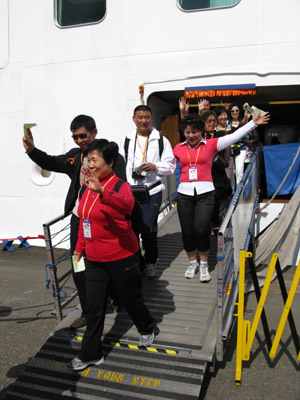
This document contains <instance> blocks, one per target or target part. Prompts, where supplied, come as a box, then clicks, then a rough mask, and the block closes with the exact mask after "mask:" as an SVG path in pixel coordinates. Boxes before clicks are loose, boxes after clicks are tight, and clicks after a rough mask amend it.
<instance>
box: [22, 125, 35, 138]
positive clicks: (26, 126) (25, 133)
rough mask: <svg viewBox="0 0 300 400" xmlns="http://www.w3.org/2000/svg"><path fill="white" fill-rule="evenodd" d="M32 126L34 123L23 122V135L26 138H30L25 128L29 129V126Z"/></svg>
mask: <svg viewBox="0 0 300 400" xmlns="http://www.w3.org/2000/svg"><path fill="white" fill-rule="evenodd" d="M34 126H36V124H24V136H25V137H26V138H27V139H30V138H29V136H28V131H27V129H31V128H33V127H34Z"/></svg>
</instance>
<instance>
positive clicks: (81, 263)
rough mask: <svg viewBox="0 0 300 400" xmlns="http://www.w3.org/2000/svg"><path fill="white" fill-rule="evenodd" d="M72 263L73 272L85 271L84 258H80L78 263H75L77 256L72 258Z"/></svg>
mask: <svg viewBox="0 0 300 400" xmlns="http://www.w3.org/2000/svg"><path fill="white" fill-rule="evenodd" d="M72 261H73V268H74V272H75V273H76V272H81V271H84V270H85V263H84V258H83V257H81V259H80V260H79V261H77V256H72Z"/></svg>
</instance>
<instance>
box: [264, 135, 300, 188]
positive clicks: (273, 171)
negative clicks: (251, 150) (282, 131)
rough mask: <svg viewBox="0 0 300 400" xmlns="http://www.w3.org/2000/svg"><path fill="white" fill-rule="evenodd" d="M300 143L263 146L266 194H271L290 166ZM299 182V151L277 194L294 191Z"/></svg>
mask: <svg viewBox="0 0 300 400" xmlns="http://www.w3.org/2000/svg"><path fill="white" fill-rule="evenodd" d="M299 146H300V143H288V144H277V145H272V146H264V147H263V153H264V160H265V171H266V180H267V192H268V196H272V195H273V194H274V193H275V192H276V190H277V189H278V187H279V186H280V184H281V182H282V181H283V179H284V177H285V175H286V173H287V171H288V169H289V168H290V166H291V164H292V162H293V160H294V158H295V155H296V153H297V150H298V148H299ZM299 184H300V153H299V154H298V157H297V159H296V162H295V164H294V165H293V167H292V169H291V171H290V173H289V175H288V177H287V179H286V181H285V182H284V184H283V185H282V187H281V189H280V190H279V192H278V193H277V194H278V195H284V194H291V193H295V191H296V189H297V187H298V186H299Z"/></svg>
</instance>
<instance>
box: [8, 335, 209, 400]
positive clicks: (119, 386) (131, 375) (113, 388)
mask: <svg viewBox="0 0 300 400" xmlns="http://www.w3.org/2000/svg"><path fill="white" fill-rule="evenodd" d="M80 345H81V343H80V341H79V340H78V337H77V336H76V335H74V334H70V331H69V330H67V329H66V330H64V331H58V332H56V333H55V334H54V336H52V337H51V338H49V339H48V341H47V342H46V343H45V345H44V346H43V347H42V348H41V350H40V351H39V353H38V354H37V355H36V356H35V357H34V359H33V360H31V361H30V362H29V364H28V365H27V366H26V368H25V370H24V371H23V373H22V374H21V376H20V377H19V378H18V379H17V380H16V382H15V383H14V384H12V385H11V386H10V387H9V390H8V394H7V395H6V397H5V399H6V400H11V399H34V400H41V399H84V400H88V399H126V400H130V399H143V400H148V399H149V400H150V399H155V400H160V399H174V400H177V399H178V400H182V399H186V400H196V399H198V396H199V392H200V387H201V383H202V379H203V376H204V373H205V369H206V362H205V361H201V360H198V359H196V358H193V356H192V350H191V351H188V350H187V349H185V350H184V353H182V352H180V351H178V348H174V349H173V350H172V348H171V347H170V346H169V347H168V349H167V350H168V351H169V352H170V353H169V354H168V353H167V352H166V351H164V349H163V348H162V347H161V346H160V347H159V348H158V349H157V350H158V351H151V348H148V349H145V348H139V347H138V346H137V343H131V344H130V345H125V344H124V345H120V344H119V345H118V346H117V345H114V344H111V343H110V342H106V341H105V342H104V343H103V350H104V354H105V362H104V363H103V364H102V365H100V366H91V367H89V368H87V369H85V370H84V371H81V372H73V371H70V370H69V368H68V367H67V363H68V361H70V360H71V359H72V358H73V357H75V356H76V355H77V354H78V351H79V348H80ZM130 346H133V347H134V348H130ZM153 349H155V345H153ZM179 354H186V356H179Z"/></svg>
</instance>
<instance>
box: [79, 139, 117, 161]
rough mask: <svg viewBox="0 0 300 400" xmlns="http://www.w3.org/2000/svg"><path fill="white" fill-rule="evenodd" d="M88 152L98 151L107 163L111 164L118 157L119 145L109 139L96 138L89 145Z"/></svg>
mask: <svg viewBox="0 0 300 400" xmlns="http://www.w3.org/2000/svg"><path fill="white" fill-rule="evenodd" d="M86 150H87V152H88V153H90V152H92V151H95V150H96V151H98V153H99V154H101V156H102V157H103V158H104V161H105V162H106V164H110V163H111V162H113V164H114V163H115V161H116V160H117V158H118V154H119V146H118V145H117V143H115V142H109V141H108V140H107V139H95V140H93V141H92V142H91V143H90V144H89V145H88V146H87V149H86Z"/></svg>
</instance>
